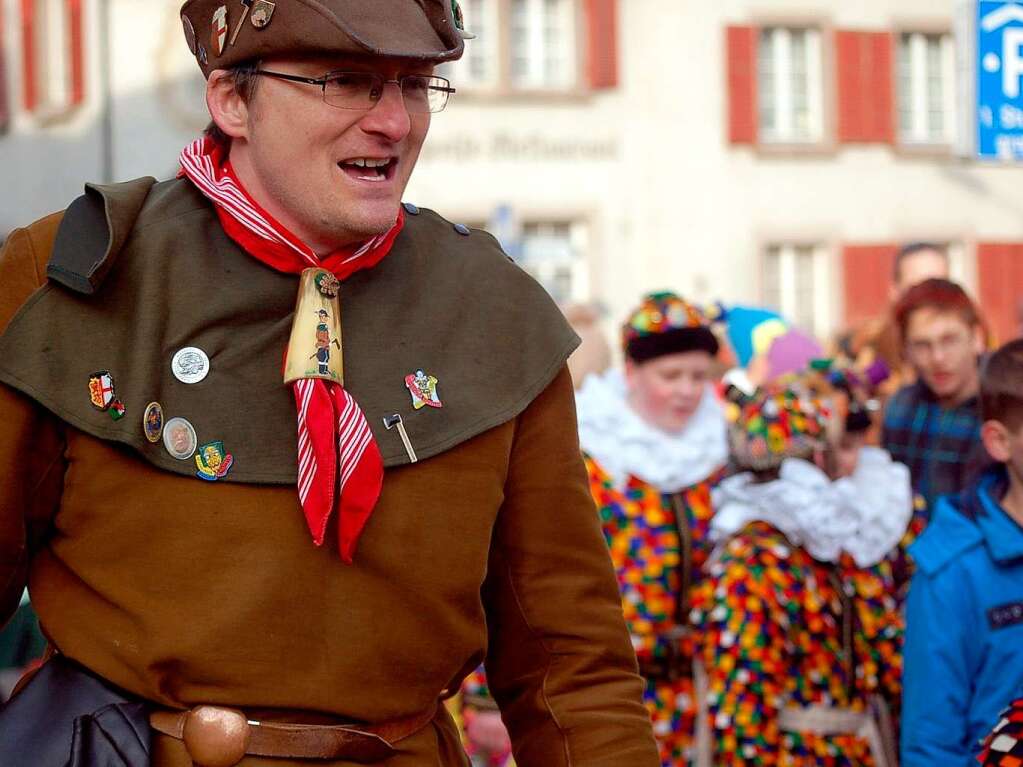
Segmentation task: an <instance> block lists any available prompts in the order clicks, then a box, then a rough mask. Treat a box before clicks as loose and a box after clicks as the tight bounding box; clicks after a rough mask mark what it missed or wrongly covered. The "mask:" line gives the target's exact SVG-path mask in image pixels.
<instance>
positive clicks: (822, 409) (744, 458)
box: [725, 372, 832, 471]
mask: <svg viewBox="0 0 1023 767" xmlns="http://www.w3.org/2000/svg"><path fill="white" fill-rule="evenodd" d="M829 391H830V387H829V386H828V384H827V382H826V380H825V379H824V378H823V377H822V376H821V375H820V374H819V373H817V372H811V373H808V374H806V375H803V376H787V377H786V378H785V379H782V380H779V381H775V382H772V383H769V384H767V385H765V386H763V387H761V388H759V389H757V390H756V391H754V392H752V393H750V392H747V391H744V390H743V389H742V388H740V387H739V386H735V385H731V386H729V387H728V389H727V390H726V392H725V396H726V399H727V400H728V404H727V406H726V408H725V413H726V415H727V418H728V422H729V437H730V442H731V448H732V459H733V461H734V462H735V464H736V465H737V466H739V467H740V468H743V469H753V470H755V471H764V470H767V469H773V468H777V467H778V466H780V465H781V463H782V461H784V460H785V459H786V458H798V457H806V456H807V455H808V454H809V453H812V452H813V451H814V450H815V449H816V448H819V447H822V446H823V445H824V444H825V443H826V441H827V431H828V424H829V422H830V421H831V414H832V404H831V402H830V401H829V399H828V397H827V395H828V393H829Z"/></svg>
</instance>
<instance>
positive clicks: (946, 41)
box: [895, 30, 958, 146]
mask: <svg viewBox="0 0 1023 767" xmlns="http://www.w3.org/2000/svg"><path fill="white" fill-rule="evenodd" d="M935 39H937V44H938V46H939V54H940V68H941V72H940V74H941V91H942V92H941V109H942V129H941V132H940V134H938V135H934V133H933V132H932V126H931V112H930V100H929V95H930V94H929V82H928V80H929V76H930V74H931V73H930V67H929V63H928V55H927V54H928V46H929V44H930V43H931V41H932V40H935ZM896 45H898V50H897V51H896V57H895V60H896V66H897V67H898V77H897V82H898V88H899V97H898V136H899V142H900V143H902V144H907V145H917V146H920V145H922V146H927V145H930V146H934V145H938V146H944V145H952V144H954V143H955V141H956V128H957V113H956V85H957V80H958V76H957V73H956V52H955V40H954V39H953V36H952V34H951V33H949V32H919V31H908V30H904V31H903V32H901V33H900V34H899V35H898V38H897V41H896ZM904 61H905V62H908V67H909V72H908V75H909V76H908V78H907V77H906V76H905V75H906V73H905V72H904V71H903V66H904V64H903V62H904ZM907 79H908V80H909V83H910V85H909V92H908V93H907V92H906V85H905V83H906V80H907ZM907 116H908V118H909V124H907V119H906V118H907Z"/></svg>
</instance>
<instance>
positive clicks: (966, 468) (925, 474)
mask: <svg viewBox="0 0 1023 767" xmlns="http://www.w3.org/2000/svg"><path fill="white" fill-rule="evenodd" d="M980 424H981V420H980V403H979V401H978V399H977V397H971V398H970V399H968V400H966V401H965V402H963V403H961V404H959V405H956V406H955V407H953V408H944V407H942V406H941V404H940V403H939V402H938V401H937V399H935V397H934V394H933V393H932V392H931V390H930V389H928V388H927V387H926V386H925V385H924V384H923V383H922V382H920V381H917V382H916V383H913V384H910V385H909V386H904V387H903V388H901V389H899V391H898V392H896V394H895V396H894V397H892V398H891V400H890V401H889V402H888V407H887V408H886V409H885V414H884V435H883V437H882V442H883V447H884V448H885V450H887V451H888V452H889V453H890V454H891V456H892V458H893V459H894V460H896V461H899V462H901V463H904V464H905V465H906V466H908V467H909V473H910V475H911V476H912V479H913V489H914V490H915V491H916V492H918V493H919V494H920V495H922V496H923V497H924V499H926V501H927V508H928V509H931V508H933V505H934V502H935V501H936V500H937V499H938V498H939V497H940V496H942V495H946V494H948V493H958V492H959V491H961V490H962V489H963V488H964V487H965V486H966V485H967V484H969V480H970V479H971V478H972V477H973V476H975V474H976V473H977V472H978V471H979V470H980V469H982V468H983V467H984V466H986V465H987V464H988V463H989V461H990V459H988V458H987V454H986V453H985V451H984V446H983V445H982V444H981V441H980Z"/></svg>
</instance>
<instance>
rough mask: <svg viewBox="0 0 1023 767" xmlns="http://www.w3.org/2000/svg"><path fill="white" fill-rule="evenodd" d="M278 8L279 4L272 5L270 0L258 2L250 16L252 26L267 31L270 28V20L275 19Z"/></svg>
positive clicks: (254, 4)
mask: <svg viewBox="0 0 1023 767" xmlns="http://www.w3.org/2000/svg"><path fill="white" fill-rule="evenodd" d="M276 8H277V3H272V2H270V0H256V2H255V3H253V4H252V12H251V13H250V14H249V21H251V22H252V26H254V27H255V28H256V29H266V28H267V27H268V26H270V20H271V19H272V18H273V17H274V10H276Z"/></svg>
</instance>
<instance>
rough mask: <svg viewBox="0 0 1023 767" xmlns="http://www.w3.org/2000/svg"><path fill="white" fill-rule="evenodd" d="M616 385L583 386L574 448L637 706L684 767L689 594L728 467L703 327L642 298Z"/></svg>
mask: <svg viewBox="0 0 1023 767" xmlns="http://www.w3.org/2000/svg"><path fill="white" fill-rule="evenodd" d="M622 347H623V351H624V353H625V371H624V374H623V373H621V372H619V371H615V370H612V371H610V372H608V373H605V374H604V375H601V376H590V377H589V378H588V379H587V381H586V383H585V384H584V385H583V388H582V390H581V391H580V393H579V395H578V397H577V405H578V410H579V440H580V444H581V446H582V449H583V455H584V457H585V459H586V468H587V470H588V472H589V479H590V492H591V493H592V494H593V498H594V500H595V501H596V504H597V508H598V510H599V512H600V517H601V522H602V525H603V528H604V536H605V538H606V539H607V543H608V547H609V548H610V551H611V559H612V560H613V562H614V566H615V570H616V572H617V574H618V585H619V588H620V589H621V592H622V605H623V609H624V612H625V621H626V624H627V625H628V627H629V631H630V632H631V634H632V642H633V647H634V648H635V649H636V655H637V657H638V659H639V665H640V673H641V674H642V675H643V677H644V678H645V679H646V682H647V684H646V694H645V701H646V705H647V708H648V710H649V711H650V715H651V718H652V720H653V726H654V734H655V736H656V737H657V739H658V742H659V744H660V748H661V762H662V764H663V765H665V767H677V766H678V765H685V764H687V763H688V762H689V761H691V752H692V744H693V733H694V725H695V718H696V702H697V701H696V694H695V686H694V682H693V675H692V646H691V639H690V637H689V623H688V620H687V616H688V613H689V604H690V591H691V589H692V587H693V586H694V585H695V583H696V581H697V580H698V578H699V577H700V572H701V570H702V567H703V564H704V562H705V561H706V559H707V557H708V555H709V554H710V551H711V548H712V547H711V543H710V540H709V538H708V533H709V530H710V521H711V517H712V515H713V510H712V506H711V502H710V493H711V488H712V485H713V484H714V482H715V481H716V480H717V479H718V478H719V476H720V474H721V471H722V469H723V467H724V465H725V463H726V462H727V459H728V446H727V430H726V424H725V419H724V410H723V407H722V405H721V403H720V402H719V401H718V399H717V397H716V396H715V394H714V392H713V381H712V375H713V373H712V370H713V365H714V360H715V357H716V355H717V353H718V350H719V345H718V340H717V338H716V337H715V335H714V333H713V331H712V330H711V320H710V319H709V318H708V317H707V316H706V315H705V314H704V313H703V312H702V311H701V310H700V309H698V308H696V307H695V306H693V305H691V304H689V303H687V302H686V301H685V300H683V299H682V298H680V297H679V296H677V295H675V294H673V293H658V294H652V295H650V296H647V297H646V298H645V299H644V300H643V302H642V303H641V305H640V306H639V307H638V308H637V309H636V310H635V311H634V312H633V313H632V314H631V315H630V317H629V319H628V320H627V322H626V323H625V325H624V326H623V328H622Z"/></svg>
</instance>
